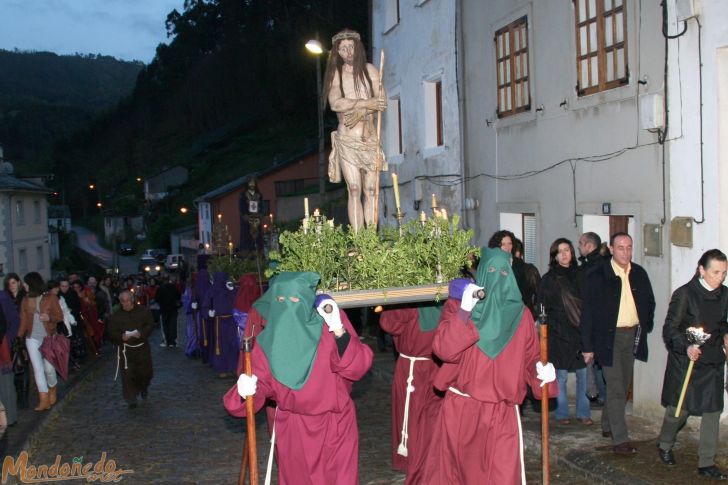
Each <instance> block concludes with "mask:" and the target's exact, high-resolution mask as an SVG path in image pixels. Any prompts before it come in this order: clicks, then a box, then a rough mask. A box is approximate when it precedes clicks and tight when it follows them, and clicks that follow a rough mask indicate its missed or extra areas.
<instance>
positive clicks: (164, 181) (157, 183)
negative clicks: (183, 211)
mask: <svg viewBox="0 0 728 485" xmlns="http://www.w3.org/2000/svg"><path fill="white" fill-rule="evenodd" d="M188 177H189V171H188V170H187V168H185V167H182V166H179V165H178V166H176V167H172V168H169V169H167V170H164V171H162V172H159V173H158V174H156V175H153V176H151V177H149V178H147V179H146V180H145V181H144V200H146V201H149V202H157V201H160V200H162V199H164V198H165V197H167V195H168V194H169V189H170V188H171V187H175V186H177V185H182V184H184V183H186V182H187V179H188Z"/></svg>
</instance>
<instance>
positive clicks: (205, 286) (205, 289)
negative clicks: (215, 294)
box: [195, 269, 212, 314]
mask: <svg viewBox="0 0 728 485" xmlns="http://www.w3.org/2000/svg"><path fill="white" fill-rule="evenodd" d="M211 290H212V284H211V283H210V275H209V274H208V273H207V270H206V269H201V270H199V271H198V272H197V276H196V280H195V299H196V301H197V309H198V310H199V311H200V312H201V313H202V314H207V310H209V309H210V303H211V302H210V291H211Z"/></svg>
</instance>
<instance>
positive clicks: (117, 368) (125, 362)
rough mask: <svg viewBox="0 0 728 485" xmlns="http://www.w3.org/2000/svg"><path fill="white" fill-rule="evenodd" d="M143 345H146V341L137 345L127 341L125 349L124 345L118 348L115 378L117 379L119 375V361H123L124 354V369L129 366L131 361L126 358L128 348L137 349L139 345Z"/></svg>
mask: <svg viewBox="0 0 728 485" xmlns="http://www.w3.org/2000/svg"><path fill="white" fill-rule="evenodd" d="M142 345H144V342H140V343H138V344H136V345H130V344H127V343H125V344H124V346H123V349H122V347H119V348H118V350H117V351H116V372H115V373H114V380H116V378H117V377H118V376H119V362H120V361H121V355H122V354H123V355H124V369H125V370H126V369H128V368H129V362H127V360H126V348H127V347H131V348H132V349H135V348H137V347H141V346H142Z"/></svg>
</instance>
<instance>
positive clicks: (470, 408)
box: [422, 299, 558, 485]
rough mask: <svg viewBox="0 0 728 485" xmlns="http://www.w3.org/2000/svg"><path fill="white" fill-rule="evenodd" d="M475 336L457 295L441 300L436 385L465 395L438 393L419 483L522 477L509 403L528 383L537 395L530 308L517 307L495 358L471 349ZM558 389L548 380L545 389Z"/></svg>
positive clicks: (501, 482) (503, 483)
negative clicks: (517, 316) (513, 326)
mask: <svg viewBox="0 0 728 485" xmlns="http://www.w3.org/2000/svg"><path fill="white" fill-rule="evenodd" d="M478 339H479V335H478V330H477V328H476V327H475V325H474V324H473V322H472V320H470V313H468V312H464V311H463V310H461V309H460V300H456V299H450V300H448V301H447V303H446V304H445V307H444V309H443V312H442V316H441V318H440V323H439V325H438V328H437V330H436V331H435V339H434V341H433V344H432V347H433V351H434V352H435V354H436V355H437V356H438V357H440V358H441V359H442V360H443V362H444V364H443V366H442V367H441V368H440V370H439V371H438V373H437V375H436V377H435V386H436V387H437V388H438V389H442V390H446V389H448V388H449V387H453V388H455V389H457V390H458V391H460V392H462V393H465V394H469V395H470V397H465V396H461V395H458V394H456V393H455V392H453V391H448V392H447V393H446V394H445V398H444V400H443V403H442V407H441V408H440V414H439V416H438V418H437V422H436V423H435V430H434V436H433V439H432V444H431V445H430V450H429V453H428V460H427V462H426V470H425V471H426V473H425V475H424V479H423V482H422V483H427V484H438V485H452V484H453V483H462V484H470V483H473V484H475V483H477V484H483V485H486V484H498V485H508V484H518V483H521V463H520V454H519V439H520V435H519V423H518V416H517V413H518V410H517V408H516V405H518V404H520V403H521V402H522V401H523V398H524V397H525V396H526V386H527V385H529V386H531V388H532V389H533V393H534V395H535V397H536V398H537V399H540V397H541V387H540V385H541V381H540V380H538V379H537V377H536V362H537V361H538V359H539V342H538V336H537V334H536V328H535V326H534V323H533V318H532V317H531V313H530V312H528V311H524V312H523V316H522V317H521V322H520V323H519V325H518V328H517V330H516V332H515V333H514V334H513V337H512V338H511V340H510V342H508V344H507V345H506V347H505V348H504V349H503V351H502V352H501V353H500V354H498V356H496V358H495V359H491V358H489V357H488V356H487V355H485V353H483V352H482V351H481V350H480V349H479V348H478V346H477V345H476V342H477V341H478ZM557 394H558V387H557V385H556V382H555V381H554V382H553V383H551V384H549V396H556V395H557Z"/></svg>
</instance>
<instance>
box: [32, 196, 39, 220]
mask: <svg viewBox="0 0 728 485" xmlns="http://www.w3.org/2000/svg"><path fill="white" fill-rule="evenodd" d="M40 220H41V215H40V201H39V200H34V201H33V222H35V223H36V224H40Z"/></svg>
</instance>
